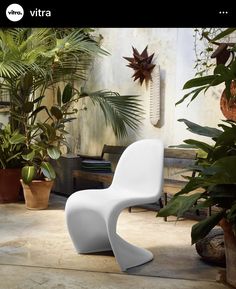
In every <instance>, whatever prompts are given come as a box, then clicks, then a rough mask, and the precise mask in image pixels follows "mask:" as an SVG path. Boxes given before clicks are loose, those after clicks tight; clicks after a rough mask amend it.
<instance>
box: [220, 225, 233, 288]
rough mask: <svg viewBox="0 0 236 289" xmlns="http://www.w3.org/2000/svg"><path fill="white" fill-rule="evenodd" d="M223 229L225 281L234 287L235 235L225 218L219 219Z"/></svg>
mask: <svg viewBox="0 0 236 289" xmlns="http://www.w3.org/2000/svg"><path fill="white" fill-rule="evenodd" d="M220 226H221V228H222V229H223V231H224V243H225V257H226V281H227V283H229V284H230V285H231V286H233V287H234V288H236V278H235V276H236V236H235V235H234V232H233V226H232V224H230V223H229V222H228V221H227V220H226V219H222V220H221V221H220Z"/></svg>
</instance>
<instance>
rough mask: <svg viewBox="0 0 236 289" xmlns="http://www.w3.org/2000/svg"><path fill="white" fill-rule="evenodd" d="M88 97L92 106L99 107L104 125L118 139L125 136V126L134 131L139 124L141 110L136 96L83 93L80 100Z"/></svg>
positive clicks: (101, 91)
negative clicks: (111, 130) (110, 128)
mask: <svg viewBox="0 0 236 289" xmlns="http://www.w3.org/2000/svg"><path fill="white" fill-rule="evenodd" d="M82 97H89V98H90V99H91V101H92V103H93V104H97V105H99V106H100V108H101V110H102V112H103V114H104V117H105V122H106V124H108V123H109V124H111V127H112V129H113V131H114V133H115V135H116V136H117V137H118V138H121V137H124V136H126V135H127V126H128V127H129V128H131V129H132V130H136V129H137V128H138V127H139V125H140V124H141V120H142V116H143V113H144V111H143V109H142V105H141V101H140V99H139V97H138V96H137V95H120V94H119V93H117V92H113V91H104V90H100V91H95V92H91V93H87V92H84V93H83V94H82V95H81V96H80V98H82Z"/></svg>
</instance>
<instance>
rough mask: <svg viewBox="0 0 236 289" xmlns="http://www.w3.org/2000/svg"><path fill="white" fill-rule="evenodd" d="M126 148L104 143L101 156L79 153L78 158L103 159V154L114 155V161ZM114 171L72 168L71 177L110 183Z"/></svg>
mask: <svg viewBox="0 0 236 289" xmlns="http://www.w3.org/2000/svg"><path fill="white" fill-rule="evenodd" d="M125 149H126V147H125V146H114V145H106V144H105V145H104V146H103V149H102V153H101V156H88V155H79V156H80V158H81V159H82V160H83V159H94V160H101V159H104V156H105V154H109V155H113V156H116V159H117V160H116V161H118V159H119V157H120V156H121V154H122V153H123V151H124V150H125ZM113 175H114V173H113V172H111V173H109V172H107V173H103V172H89V171H85V170H82V169H80V170H74V171H73V178H82V179H86V180H89V181H93V182H100V183H103V184H104V183H105V184H108V185H109V184H111V182H112V179H113Z"/></svg>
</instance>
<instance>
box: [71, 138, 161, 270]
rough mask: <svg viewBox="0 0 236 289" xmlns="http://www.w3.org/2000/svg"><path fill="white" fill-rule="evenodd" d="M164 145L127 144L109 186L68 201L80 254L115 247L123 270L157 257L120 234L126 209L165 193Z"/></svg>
mask: <svg viewBox="0 0 236 289" xmlns="http://www.w3.org/2000/svg"><path fill="white" fill-rule="evenodd" d="M163 158H164V147H163V144H162V142H161V141H160V140H158V139H145V140H140V141H137V142H135V143H133V144H131V145H129V146H128V147H127V149H126V150H125V151H124V152H123V154H122V155H121V157H120V160H119V162H118V164H117V167H116V170H115V174H114V178H113V182H112V184H111V185H110V187H109V188H106V189H99V190H94V189H93V190H83V191H78V192H75V193H74V194H72V195H71V196H70V197H69V198H68V200H67V203H66V208H65V212H66V221H67V227H68V230H69V234H70V236H71V239H72V242H73V244H74V246H75V248H76V250H77V251H78V252H79V253H92V252H100V251H108V250H112V251H113V253H114V255H115V257H116V260H117V262H118V264H119V266H120V268H121V270H122V271H125V270H126V269H128V268H130V267H134V266H138V265H141V264H144V263H146V262H148V261H150V260H152V259H153V254H152V253H151V252H149V251H148V250H146V249H143V248H138V247H136V246H134V245H131V244H129V243H128V242H126V241H125V240H124V239H122V238H121V237H120V236H119V235H118V234H117V233H116V225H117V219H118V217H119V214H120V213H121V211H122V210H123V209H124V208H127V207H130V206H135V205H140V204H148V203H153V202H156V201H157V200H158V199H159V198H160V196H161V193H162V181H163Z"/></svg>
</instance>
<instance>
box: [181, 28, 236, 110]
mask: <svg viewBox="0 0 236 289" xmlns="http://www.w3.org/2000/svg"><path fill="white" fill-rule="evenodd" d="M235 30H236V28H228V29H225V30H223V31H220V32H219V31H218V32H219V33H216V31H217V30H215V31H214V32H213V34H211V32H210V31H205V30H204V29H202V35H201V37H200V40H201V41H203V40H207V41H208V45H210V46H208V48H210V49H208V50H206V51H205V52H206V55H207V56H206V55H205V54H204V52H203V51H202V52H201V53H200V55H198V56H197V64H196V66H195V68H198V66H202V63H203V66H204V65H205V68H203V70H202V71H201V72H198V73H197V74H196V77H195V78H193V79H190V80H188V81H187V82H186V83H185V84H184V86H183V89H193V90H191V91H190V92H188V93H186V94H185V95H184V96H183V97H182V98H181V99H180V100H179V101H178V102H177V103H176V105H177V104H180V103H182V102H183V101H185V100H186V99H187V98H188V99H189V98H190V97H191V98H190V101H189V103H190V102H192V101H193V100H194V99H195V98H196V97H197V96H198V95H199V93H200V92H202V91H204V93H205V92H206V91H207V90H208V89H209V88H211V87H214V86H217V85H219V84H221V83H224V85H225V88H226V90H225V91H226V97H227V99H228V100H229V99H230V98H233V97H234V96H233V95H232V93H231V91H230V84H231V82H232V80H235V79H236V57H235V54H232V55H234V56H233V59H232V61H231V62H230V64H229V65H227V66H226V65H224V64H218V65H216V64H212V63H210V64H209V59H210V57H209V53H210V52H211V53H212V51H213V48H212V45H213V44H218V45H219V44H220V42H217V41H218V40H222V38H223V37H225V36H228V35H230V34H231V33H233V32H235ZM195 32H196V33H197V34H198V33H199V30H198V29H196V31H195ZM213 35H214V37H212V38H210V36H213ZM222 42H225V40H222ZM216 47H217V46H216ZM228 49H229V50H230V51H232V52H234V51H235V50H236V44H235V45H234V47H231V48H228ZM204 55H205V56H204ZM204 57H206V60H205V62H203V60H202V59H203V58H204ZM209 68H211V70H212V68H214V71H213V73H211V74H210V75H206V76H205V75H204V76H203V74H204V72H206V71H207V72H208V74H209V71H210V70H209Z"/></svg>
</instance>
